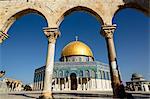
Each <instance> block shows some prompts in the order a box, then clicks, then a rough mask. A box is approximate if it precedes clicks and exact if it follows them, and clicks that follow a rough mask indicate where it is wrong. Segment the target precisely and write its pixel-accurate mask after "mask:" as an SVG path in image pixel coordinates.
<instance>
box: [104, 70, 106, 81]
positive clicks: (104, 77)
mask: <svg viewBox="0 0 150 99" xmlns="http://www.w3.org/2000/svg"><path fill="white" fill-rule="evenodd" d="M103 75H104V79H106V75H105V71H103Z"/></svg>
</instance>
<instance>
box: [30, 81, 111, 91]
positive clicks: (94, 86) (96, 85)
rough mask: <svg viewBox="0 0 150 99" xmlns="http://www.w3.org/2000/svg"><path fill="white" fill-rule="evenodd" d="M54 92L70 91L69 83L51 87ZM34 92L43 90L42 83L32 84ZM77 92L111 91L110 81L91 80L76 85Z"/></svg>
mask: <svg viewBox="0 0 150 99" xmlns="http://www.w3.org/2000/svg"><path fill="white" fill-rule="evenodd" d="M52 87H53V90H54V91H60V90H66V91H67V90H70V89H71V85H70V83H69V82H66V83H65V84H62V85H60V84H58V83H57V84H56V85H52ZM33 88H34V90H36V91H38V90H42V89H43V81H41V82H36V83H34V87H33ZM77 90H84V91H86V90H87V91H112V87H111V81H110V80H103V79H96V80H95V79H91V80H89V81H88V82H87V83H83V84H78V86H77Z"/></svg>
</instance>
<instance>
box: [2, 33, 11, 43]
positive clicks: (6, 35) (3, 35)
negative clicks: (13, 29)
mask: <svg viewBox="0 0 150 99" xmlns="http://www.w3.org/2000/svg"><path fill="white" fill-rule="evenodd" d="M8 37H9V36H8V34H6V33H4V32H3V31H0V44H1V43H2V42H3V41H4V40H5V39H7V38H8Z"/></svg>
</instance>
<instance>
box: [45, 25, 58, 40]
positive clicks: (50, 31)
mask: <svg viewBox="0 0 150 99" xmlns="http://www.w3.org/2000/svg"><path fill="white" fill-rule="evenodd" d="M43 31H44V33H45V35H46V36H47V38H48V41H49V43H55V42H56V39H57V37H59V36H60V32H59V29H58V28H49V27H46V28H44V29H43Z"/></svg>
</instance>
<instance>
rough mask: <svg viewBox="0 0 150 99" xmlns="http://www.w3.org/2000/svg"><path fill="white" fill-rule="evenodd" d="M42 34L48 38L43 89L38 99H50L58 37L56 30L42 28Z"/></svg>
mask: <svg viewBox="0 0 150 99" xmlns="http://www.w3.org/2000/svg"><path fill="white" fill-rule="evenodd" d="M43 30H44V33H45V35H46V36H47V38H48V51H47V60H46V67H45V77H44V88H43V93H42V95H41V96H40V97H39V98H42V99H45V98H52V75H53V67H54V53H55V42H56V39H57V37H58V36H59V35H60V33H59V30H58V28H49V27H47V28H44V29H43Z"/></svg>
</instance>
